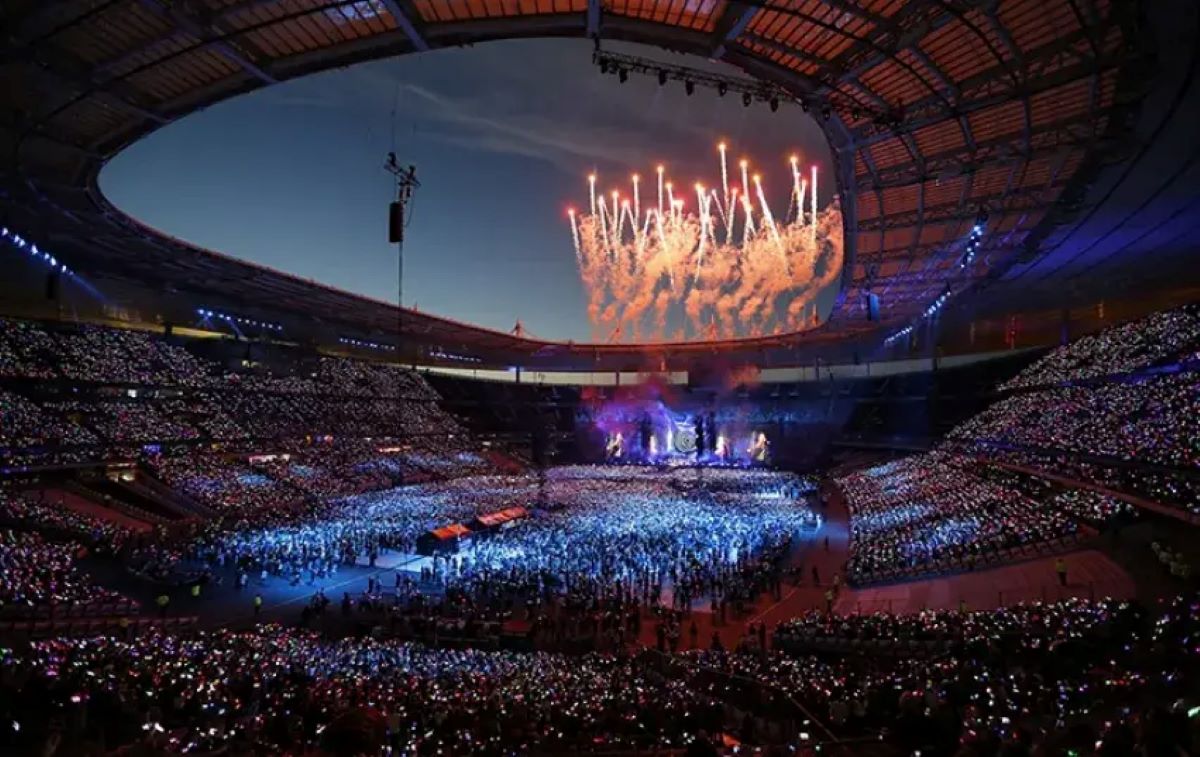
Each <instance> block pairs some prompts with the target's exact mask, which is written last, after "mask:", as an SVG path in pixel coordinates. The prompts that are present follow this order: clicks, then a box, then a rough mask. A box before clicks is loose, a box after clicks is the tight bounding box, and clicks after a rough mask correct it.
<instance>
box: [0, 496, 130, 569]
mask: <svg viewBox="0 0 1200 757" xmlns="http://www.w3.org/2000/svg"><path fill="white" fill-rule="evenodd" d="M0 523H3V524H4V525H8V526H20V527H21V528H22V529H30V530H34V531H39V532H44V533H49V534H53V535H60V536H62V535H65V536H68V537H69V538H72V539H77V540H79V541H81V542H83V543H84V544H87V545H89V546H92V547H96V548H99V549H102V550H104V551H108V552H113V553H116V552H119V551H120V550H121V548H122V547H124V546H125V544H126V542H128V541H129V540H130V539H131V538H132V537H133V536H134V534H133V532H132V531H130V530H129V529H128V528H126V527H124V526H122V525H119V524H118V523H116V522H114V521H111V520H105V519H102V518H99V517H96V516H94V515H90V514H87V513H84V512H78V511H76V510H72V509H70V508H68V507H66V506H64V505H63V504H62V503H61V502H57V503H56V502H51V501H48V500H47V498H46V495H45V494H44V493H42V494H35V493H29V492H17V491H10V490H9V489H6V488H0Z"/></svg>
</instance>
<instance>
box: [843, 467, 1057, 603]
mask: <svg viewBox="0 0 1200 757" xmlns="http://www.w3.org/2000/svg"><path fill="white" fill-rule="evenodd" d="M971 467H972V465H971V464H970V461H967V460H963V459H960V458H957V457H956V456H954V455H952V454H949V453H944V452H931V453H925V454H921V455H914V456H912V457H908V458H904V459H902V460H897V461H893V462H890V463H886V464H884V465H879V466H875V467H873V468H868V469H866V470H864V471H860V472H858V473H853V474H851V475H849V476H846V477H843V478H839V479H837V483H838V485H839V486H840V487H841V490H842V492H843V493H844V495H845V497H846V503H847V505H848V507H849V509H850V559H849V561H848V563H847V569H846V570H847V575H848V577H849V578H850V579H851V580H852V581H856V582H869V581H873V580H879V579H882V578H891V577H896V576H901V575H905V574H912V573H919V572H924V571H940V570H951V569H962V568H968V569H969V568H972V567H974V566H975V565H978V564H981V563H984V562H987V561H989V560H992V559H995V558H996V557H998V556H1001V555H1003V554H1004V552H1005V551H1006V550H1011V549H1014V548H1019V547H1024V546H1028V545H1040V544H1045V543H1048V542H1053V541H1055V540H1060V539H1063V538H1066V537H1070V536H1072V535H1074V534H1075V533H1076V532H1077V531H1078V524H1077V523H1076V521H1075V520H1074V519H1072V518H1071V517H1069V515H1068V513H1067V512H1066V511H1065V510H1064V509H1062V508H1057V507H1046V506H1045V505H1044V504H1043V502H1040V501H1038V500H1035V499H1033V498H1031V497H1029V496H1027V495H1026V494H1024V493H1023V492H1021V491H1020V490H1018V489H1015V488H1011V487H1009V486H1005V485H1001V484H998V483H996V482H993V481H989V480H987V479H985V478H981V477H979V476H978V475H975V474H974V473H972V472H971V470H970V469H971Z"/></svg>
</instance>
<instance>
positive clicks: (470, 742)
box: [0, 595, 1200, 756]
mask: <svg viewBox="0 0 1200 757" xmlns="http://www.w3.org/2000/svg"><path fill="white" fill-rule="evenodd" d="M830 622H833V623H839V624H840V625H835V626H833V627H832V628H829V627H827V626H826V625H823V624H826V623H830ZM806 629H808V630H812V631H813V632H814V633H835V634H841V635H847V634H855V635H859V636H864V637H875V636H882V637H888V638H894V639H898V640H907V639H910V638H931V637H932V638H937V639H942V640H945V641H946V642H948V644H949V646H948V649H949V650H950V651H949V652H948V653H946V654H941V655H939V656H937V657H934V658H932V659H913V658H909V657H878V656H872V655H851V656H846V655H834V656H822V655H813V654H801V653H793V654H789V653H783V652H780V651H777V650H776V651H767V650H766V649H765V648H764V647H762V646H756V645H748V646H747V647H746V649H745V650H743V651H741V652H736V651H730V650H724V649H720V648H714V649H712V650H708V651H698V650H697V651H690V652H686V653H683V654H679V655H671V656H666V655H662V654H655V653H649V652H647V653H643V654H639V655H634V656H629V655H627V654H624V653H621V654H615V655H610V654H594V653H593V654H587V655H583V656H568V655H562V654H552V653H545V652H536V653H518V652H503V651H480V650H471V649H468V650H446V649H440V650H439V649H432V648H427V647H425V646H421V645H416V644H412V643H408V642H401V641H394V640H379V639H374V638H369V637H368V638H360V639H341V640H330V639H326V638H322V637H321V636H319V635H317V634H315V633H313V632H311V631H306V630H287V629H283V628H280V627H277V626H260V627H258V628H256V629H254V630H253V631H242V632H234V631H228V630H223V631H214V632H200V633H193V634H187V635H170V634H165V633H156V634H150V635H146V636H142V637H140V638H137V639H133V640H123V639H119V638H113V637H105V636H99V637H92V638H84V639H66V638H62V639H52V640H48V641H40V642H34V643H31V644H29V645H27V646H23V647H21V648H17V649H8V650H4V651H3V652H0V717H2V718H3V722H5V723H7V724H12V726H13V727H11V728H5V729H2V730H0V748H4V749H6V750H7V751H10V752H12V753H39V752H44V751H45V746H46V744H47V742H48V741H49V742H52V743H54V744H57V745H58V746H59V747H60V749H62V750H66V751H67V752H70V753H85V752H87V751H88V750H89V748H92V747H94V746H95V745H97V744H103V745H104V746H105V748H107V749H110V750H111V749H114V748H120V747H125V746H134V745H137V746H138V747H140V748H142V749H148V750H158V751H171V752H218V751H222V750H224V751H228V752H229V753H251V752H280V753H304V752H309V751H312V750H314V749H315V748H318V747H319V748H322V749H324V750H326V751H327V752H331V753H348V754H376V753H387V750H389V748H390V750H391V751H390V753H393V754H477V753H486V754H510V753H520V754H526V753H535V752H536V753H566V752H570V751H576V752H620V751H630V750H635V749H643V750H646V749H654V748H676V749H684V748H688V747H692V748H694V747H695V746H697V742H699V743H708V744H709V745H710V747H709V750H708V751H700V752H697V753H702V754H704V753H707V754H713V753H714V752H713V751H712V749H711V744H712V743H713V742H714V741H717V740H718V739H719V740H721V741H724V740H726V739H731V740H734V741H741V742H743V743H745V744H747V745H752V746H769V747H772V746H773V747H778V748H780V749H783V750H788V749H796V748H803V747H804V745H805V743H806V742H808V743H812V742H814V741H818V740H830V739H832V738H855V737H869V738H868V740H867V741H864V742H862V746H863V747H864V748H866V747H868V745H869V744H870V743H875V744H881V745H882V746H886V747H889V748H891V749H896V750H899V753H903V754H917V753H920V754H924V755H951V754H977V755H999V754H1004V755H1030V754H1081V755H1082V754H1097V755H1106V756H1108V755H1131V754H1147V755H1151V754H1153V755H1158V754H1164V755H1165V754H1191V753H1195V750H1196V749H1197V747H1200V740H1198V739H1200V730H1198V729H1197V728H1196V721H1195V720H1194V719H1189V715H1191V714H1192V713H1193V712H1194V709H1192V708H1194V707H1195V706H1196V688H1195V683H1196V679H1195V675H1196V663H1197V662H1198V660H1197V649H1196V647H1195V644H1194V639H1195V637H1196V634H1197V633H1198V632H1200V599H1198V598H1197V597H1195V596H1191V595H1189V596H1180V597H1176V598H1173V599H1169V600H1166V601H1164V602H1162V603H1160V604H1159V605H1158V606H1156V607H1154V608H1151V609H1150V610H1146V609H1144V608H1142V607H1139V606H1137V605H1134V604H1130V603H1125V602H1113V601H1098V602H1086V601H1071V602H1064V603H1056V604H1047V605H1029V606H1020V607H1015V608H1008V609H1002V610H997V611H992V612H987V613H945V612H940V613H922V614H921V615H919V616H913V617H908V616H883V617H878V618H850V619H843V620H840V621H829V620H828V619H825V618H815V617H814V618H802V619H799V620H797V621H796V622H795V623H794V624H792V625H791V626H788V627H787V628H785V629H783V630H781V631H780V634H781V635H783V636H786V635H787V634H789V633H795V632H797V630H799V631H801V632H803V631H804V630H806ZM776 646H777V647H778V646H780V645H779V644H777V645H776ZM689 753H690V752H689ZM871 753H873V752H871Z"/></svg>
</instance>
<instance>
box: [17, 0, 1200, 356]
mask: <svg viewBox="0 0 1200 757" xmlns="http://www.w3.org/2000/svg"><path fill="white" fill-rule="evenodd" d="M1157 5H1158V4H1157V3H1153V4H1150V3H1147V4H1146V5H1145V6H1143V4H1141V3H1138V2H1129V1H1123V0H909V1H907V2H905V1H904V0H746V1H744V2H731V1H729V0H64V1H63V2H54V3H49V2H43V1H42V0H8V2H6V3H5V4H4V10H3V11H0V12H2V13H3V14H4V15H3V16H2V17H0V19H2V20H3V28H4V29H5V30H6V34H7V39H6V40H5V55H4V58H3V60H2V61H0V84H2V86H0V156H2V157H0V171H2V174H0V193H2V195H3V197H4V205H5V208H4V210H3V211H2V212H3V215H2V216H0V220H2V221H3V223H5V224H6V225H9V226H12V227H14V228H16V229H20V230H21V233H23V234H25V235H26V236H28V237H30V238H31V239H36V240H39V241H41V242H42V243H43V244H44V245H48V246H49V245H53V247H54V249H55V250H56V251H58V254H59V256H60V257H62V258H63V259H66V260H69V261H70V262H71V264H72V266H73V267H74V268H75V269H76V270H78V271H80V272H81V273H84V274H86V275H89V276H91V277H94V278H95V279H96V280H97V281H104V280H113V281H126V282H136V283H138V284H141V285H145V286H148V287H152V288H158V289H162V290H169V291H172V292H178V293H180V294H182V295H185V296H188V297H192V298H193V299H194V300H195V301H197V302H201V301H203V302H208V303H214V302H237V303H250V304H253V303H269V307H270V309H271V311H272V312H274V313H283V314H285V315H287V314H291V315H294V316H297V317H305V316H310V315H313V314H318V315H319V316H320V317H321V318H323V319H326V320H327V321H330V320H332V321H336V322H337V323H338V327H339V328H341V329H342V330H344V331H348V332H349V331H352V332H353V333H356V334H364V335H384V336H386V335H388V334H390V333H392V332H394V331H395V329H396V326H397V322H398V318H397V316H398V314H397V312H396V308H395V307H394V306H393V305H389V304H387V303H383V302H378V301H374V300H370V299H368V298H364V297H361V296H358V295H354V294H350V293H347V292H342V291H339V290H336V289H333V288H331V287H328V286H324V285H322V284H319V283H316V282H311V281H307V280H303V279H300V278H297V277H294V276H291V275H288V274H285V273H282V272H278V271H275V270H271V269H267V268H263V267H260V266H256V265H253V264H250V263H246V262H243V261H239V260H235V259H233V258H230V257H227V256H224V255H221V254H219V253H216V252H212V251H208V250H203V249H200V248H197V247H195V246H192V245H189V244H187V243H185V242H182V241H180V240H176V239H173V238H171V237H169V236H167V235H164V234H162V233H160V232H158V231H155V230H153V229H150V228H147V227H145V226H143V225H141V224H139V223H138V222H137V221H135V220H133V219H131V218H129V217H127V216H126V215H124V214H123V213H122V212H121V211H119V210H118V209H116V208H115V207H113V206H112V204H111V203H109V202H108V201H107V200H106V199H105V197H104V196H103V195H102V194H101V192H100V190H99V188H98V185H97V176H98V174H99V172H100V169H101V168H102V167H103V165H104V164H105V161H107V160H108V159H109V158H111V157H112V156H113V155H115V154H116V153H117V152H119V151H120V150H121V149H122V148H124V147H125V146H127V145H129V144H130V143H132V142H134V141H135V140H137V139H139V138H140V137H142V136H144V135H145V134H147V133H149V132H151V131H153V130H155V129H158V128H160V127H162V126H163V125H165V124H168V123H170V122H172V121H174V120H176V119H179V118H181V117H184V116H186V115H187V114H189V113H191V112H193V111H195V110H197V109H198V108H201V107H204V106H206V105H208V104H211V103H214V102H218V101H220V100H223V99H225V98H228V97H230V96H233V95H236V94H239V93H243V92H247V91H250V90H254V89H258V88H261V87H265V86H269V85H271V84H273V83H275V82H278V81H281V80H284V79H290V78H293V77H297V76H302V75H305V74H308V73H312V72H315V71H320V70H324V69H328V68H332V67H336V66H343V65H347V64H352V63H355V62H359V61H365V60H370V59H376V58H381V57H387V56H395V55H402V54H410V53H416V52H421V51H425V50H430V49H434V48H440V47H447V46H454V45H460V44H465V43H473V42H481V41H485V40H491V39H500V38H512V37H532V36H589V37H595V38H603V39H621V40H629V41H636V42H644V43H650V44H655V45H658V46H660V47H664V48H668V49H671V50H675V51H679V52H689V53H695V54H698V55H702V56H705V57H711V58H720V59H723V60H725V61H727V62H729V63H732V64H734V65H736V66H738V67H740V68H741V69H743V70H744V71H745V72H747V73H748V74H750V75H753V76H755V77H759V78H762V79H764V80H770V81H771V82H773V83H775V84H777V85H779V86H781V87H784V88H786V89H787V90H788V91H789V92H791V93H794V94H795V95H796V96H797V97H804V98H811V99H812V100H813V102H822V101H825V102H830V101H834V100H836V101H837V102H838V103H840V104H841V105H842V107H839V108H837V110H836V112H834V113H832V114H830V115H829V117H828V118H818V121H819V122H820V123H821V125H822V128H823V130H824V131H825V133H826V136H827V137H828V140H829V143H830V145H831V147H832V150H833V155H834V160H835V164H836V169H837V170H836V174H837V175H836V180H837V184H838V188H839V192H840V196H841V198H842V208H843V214H844V218H845V224H846V232H847V233H846V267H845V271H844V274H843V286H842V292H841V295H840V297H839V299H838V302H837V305H836V306H835V308H834V311H833V313H832V314H831V316H830V317H829V318H828V319H827V320H826V322H825V323H823V324H821V325H820V326H818V327H816V328H814V329H811V330H809V331H805V332H800V333H797V334H789V335H781V336H774V337H769V338H763V339H755V340H739V341H737V342H735V343H729V344H724V343H704V344H686V345H669V346H664V345H655V346H654V347H653V349H654V350H656V351H659V352H667V353H668V354H671V355H683V354H686V353H712V352H713V351H720V350H726V349H727V350H731V351H734V352H742V353H745V354H748V355H752V354H761V353H762V352H763V351H764V350H772V349H779V348H785V349H787V350H791V351H793V352H794V353H795V354H799V353H798V351H801V350H807V349H809V348H813V349H817V348H820V347H822V346H827V345H832V344H845V343H850V342H862V343H866V342H870V341H872V340H874V341H875V342H878V341H879V340H881V339H882V337H883V336H884V335H886V334H888V333H891V332H894V331H895V330H897V329H899V328H902V327H903V326H905V325H906V324H910V323H912V322H913V321H914V319H919V318H920V317H921V314H922V312H924V310H925V309H926V308H927V307H928V306H929V304H930V303H931V302H933V301H935V300H936V299H937V298H938V297H939V296H940V295H941V294H943V293H945V292H946V291H947V290H949V291H950V292H951V293H952V295H953V296H954V297H955V299H959V298H960V296H963V295H964V293H966V292H968V291H972V292H973V291H975V290H978V289H980V288H981V285H998V283H1000V282H1003V280H1005V279H1006V278H1010V277H1013V276H1014V275H1016V274H1015V273H1014V271H1015V272H1017V273H1019V272H1021V271H1025V270H1026V269H1028V268H1029V266H1031V265H1033V266H1036V265H1038V264H1039V262H1040V261H1043V260H1044V255H1043V253H1044V251H1045V250H1046V249H1048V248H1051V247H1053V248H1054V249H1060V248H1063V247H1064V245H1065V246H1066V247H1067V248H1070V246H1071V242H1070V235H1069V234H1068V235H1066V236H1064V233H1065V232H1063V228H1064V227H1066V226H1070V225H1071V224H1075V225H1074V226H1070V228H1071V229H1073V230H1072V231H1071V232H1070V233H1071V234H1074V233H1077V232H1078V231H1079V229H1081V228H1084V224H1083V222H1081V221H1079V218H1080V214H1081V213H1086V211H1087V209H1088V204H1087V203H1088V201H1089V198H1090V197H1092V196H1094V194H1095V192H1096V191H1097V190H1096V183H1097V180H1098V177H1104V176H1110V175H1111V170H1112V167H1114V166H1116V167H1121V166H1125V165H1128V164H1129V163H1130V161H1132V160H1134V159H1135V158H1137V157H1139V154H1138V150H1139V149H1142V148H1144V146H1145V145H1144V141H1145V139H1146V138H1147V135H1146V132H1147V130H1150V131H1153V126H1152V125H1151V126H1147V123H1148V122H1147V120H1146V114H1145V113H1144V112H1143V111H1144V108H1145V104H1146V103H1147V101H1154V100H1155V98H1156V97H1158V98H1160V99H1162V98H1166V99H1167V100H1169V99H1170V93H1167V94H1166V95H1160V94H1157V93H1156V92H1155V90H1154V89H1153V86H1152V85H1153V84H1154V82H1156V81H1161V80H1165V79H1170V77H1168V76H1166V75H1165V74H1162V73H1161V71H1160V70H1159V68H1157V66H1159V65H1160V64H1161V63H1162V61H1163V60H1164V57H1163V56H1162V55H1161V51H1160V49H1159V48H1160V47H1161V42H1160V41H1159V40H1158V39H1157V38H1156V36H1155V35H1156V31H1155V27H1154V24H1152V23H1150V22H1149V21H1148V16H1147V13H1148V12H1149V6H1157ZM1167 6H1171V7H1170V8H1169V9H1168V8H1167ZM1164 9H1166V10H1164ZM1191 11H1192V16H1194V11H1195V8H1194V4H1193V5H1192V7H1191ZM1155 12H1156V13H1157V14H1158V15H1159V18H1160V21H1159V24H1160V26H1161V25H1164V24H1163V22H1162V20H1161V19H1166V20H1167V22H1166V24H1165V25H1167V26H1169V25H1170V23H1169V22H1170V21H1172V20H1174V21H1176V22H1177V23H1176V26H1178V25H1179V24H1178V22H1179V21H1181V20H1182V26H1183V28H1184V31H1185V32H1186V33H1189V34H1191V35H1192V39H1193V40H1194V39H1196V38H1200V34H1197V33H1196V30H1195V28H1194V27H1195V20H1194V18H1192V17H1191V16H1189V15H1188V3H1186V2H1179V1H1177V0H1163V3H1162V8H1158V9H1156V10H1155ZM1168 12H1169V13H1170V14H1179V15H1178V16H1175V15H1171V16H1164V15H1163V14H1164V13H1168ZM1189 24H1190V25H1191V26H1190V27H1189ZM1193 47H1194V45H1193ZM1179 56H1183V54H1182V53H1179V54H1178V55H1177V56H1176V57H1179ZM1167 57H1168V58H1169V57H1170V56H1167ZM1183 58H1184V59H1181V60H1178V61H1174V60H1172V61H1168V62H1170V63H1171V65H1173V66H1175V67H1176V68H1177V69H1178V70H1179V71H1183V70H1185V69H1186V67H1187V66H1189V65H1190V66H1191V69H1190V70H1191V72H1192V73H1194V69H1195V60H1194V58H1192V59H1186V56H1183ZM1182 76H1183V75H1182V74H1180V75H1179V77H1176V79H1172V80H1171V81H1176V80H1177V81H1176V83H1177V84H1179V86H1183V87H1185V89H1186V88H1187V87H1190V86H1191V84H1192V80H1191V78H1190V74H1189V76H1188V78H1187V79H1186V81H1185V80H1184V79H1183V78H1181V77H1182ZM1176 97H1178V95H1176ZM847 105H848V106H849V107H846V106H847ZM1166 105H1167V104H1166V103H1163V104H1158V103H1155V106H1154V107H1155V109H1156V112H1159V111H1161V110H1162V108H1164V107H1166ZM880 113H885V114H889V115H890V117H889V118H880V117H879V116H878V114H880ZM814 117H818V115H817V114H816V113H814ZM1151 136H1153V135H1151ZM1106 172H1108V173H1106ZM1120 183H1121V182H1119V181H1118V182H1117V184H1120ZM1111 196H1112V193H1109V194H1108V195H1105V196H1104V198H1103V199H1105V200H1108V199H1111ZM981 210H985V211H986V213H987V216H988V221H987V224H986V230H985V232H984V234H983V238H982V240H981V243H980V249H979V252H978V254H977V255H975V256H973V258H972V260H971V262H970V263H969V264H968V265H963V263H962V261H963V246H962V241H963V239H964V238H965V236H966V234H967V233H968V230H969V229H970V228H971V227H972V226H973V225H974V223H975V219H976V218H977V216H978V215H979V213H980V211H981ZM1119 257H1120V256H1118V258H1119ZM1050 278H1051V282H1052V283H1053V279H1054V277H1053V275H1051V276H1050ZM1022 286H1023V284H1022ZM867 291H870V292H873V293H875V294H876V295H877V296H878V297H879V298H880V301H881V304H882V318H881V320H880V321H879V322H872V321H869V320H868V318H867V313H866V305H865V299H866V298H865V297H864V294H865V293H866V292H867ZM989 291H995V292H1001V293H1002V292H1003V291H1004V290H1003V288H1002V287H999V286H991V287H990V289H989ZM1047 291H1053V288H1052V287H1051V288H1049V289H1047ZM986 299H987V298H986V297H983V298H982V299H981V300H980V301H981V302H982V301H986ZM1003 299H1004V298H1003V297H1000V298H999V299H998V300H997V301H1003ZM263 306H264V307H265V305H263ZM403 328H404V333H405V334H406V335H410V336H411V337H412V338H420V339H424V340H426V341H428V342H429V343H439V344H445V345H451V346H454V347H456V348H457V347H461V348H466V349H476V348H477V349H479V350H481V351H486V352H488V353H490V354H501V353H507V354H511V355H514V356H518V357H520V358H522V359H527V360H529V361H531V362H537V361H538V357H539V356H541V358H544V359H545V361H549V362H553V361H554V360H556V359H560V358H561V359H564V360H565V359H566V358H567V357H568V356H570V355H591V356H592V357H593V359H595V360H598V359H599V357H598V356H600V355H601V354H611V355H614V356H620V355H627V354H634V353H636V352H637V350H638V349H639V348H638V347H637V346H629V345H573V344H559V343H552V342H543V341H538V340H533V339H525V338H521V337H516V336H511V335H506V334H501V333H498V332H494V331H489V330H486V329H482V328H478V327H475V326H471V325H469V324H462V323H457V322H455V321H452V320H449V319H445V318H438V317H435V316H430V315H426V314H423V313H417V312H413V311H406V312H405V313H404V326H403ZM554 356H559V357H554Z"/></svg>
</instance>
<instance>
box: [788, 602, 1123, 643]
mask: <svg viewBox="0 0 1200 757" xmlns="http://www.w3.org/2000/svg"><path fill="white" fill-rule="evenodd" d="M1129 610H1130V604H1129V603H1128V602H1118V601H1115V600H1101V601H1088V600H1082V599H1069V600H1065V601H1062V602H1056V603H1053V604H1043V603H1033V604H1018V605H1014V606H1012V607H1008V608H1002V609H999V610H988V611H961V610H959V611H954V610H924V611H922V612H919V613H913V614H893V613H890V612H887V613H875V614H870V615H833V614H830V613H823V612H808V613H805V614H803V615H799V616H797V617H794V618H791V619H789V620H787V621H785V622H784V623H781V624H780V625H779V627H778V628H777V629H776V630H775V646H776V648H780V649H796V650H802V649H804V648H805V645H808V644H812V643H814V642H823V641H824V642H855V641H883V642H888V643H892V644H897V645H908V644H909V643H911V642H931V641H932V642H938V643H939V644H946V645H951V644H952V645H962V644H975V643H980V644H990V643H995V642H997V641H999V640H1001V639H1003V640H1005V642H1006V643H1016V644H1017V645H1019V646H1025V647H1027V646H1029V645H1038V646H1045V645H1049V644H1054V643H1057V642H1061V641H1068V640H1070V639H1073V638H1077V637H1079V636H1081V635H1084V634H1089V633H1092V632H1094V631H1095V630H1096V629H1097V628H1099V627H1101V626H1105V625H1109V624H1111V623H1112V618H1113V617H1115V616H1116V615H1118V614H1120V613H1123V612H1128V611H1129ZM939 649H943V648H942V647H939ZM943 651H944V650H943Z"/></svg>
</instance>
